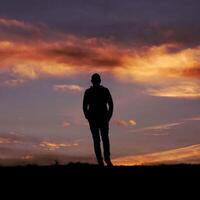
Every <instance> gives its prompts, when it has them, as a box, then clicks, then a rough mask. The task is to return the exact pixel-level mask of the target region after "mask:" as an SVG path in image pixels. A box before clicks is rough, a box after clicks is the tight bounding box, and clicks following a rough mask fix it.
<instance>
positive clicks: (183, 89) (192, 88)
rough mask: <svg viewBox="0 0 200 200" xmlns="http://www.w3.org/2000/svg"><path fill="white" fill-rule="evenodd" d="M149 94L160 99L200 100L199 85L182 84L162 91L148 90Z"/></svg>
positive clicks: (191, 83)
mask: <svg viewBox="0 0 200 200" xmlns="http://www.w3.org/2000/svg"><path fill="white" fill-rule="evenodd" d="M147 93H148V94H149V95H151V96H159V97H173V98H185V99H199V98H200V86H199V84H197V83H193V82H189V83H181V84H180V85H177V86H175V85H174V86H170V87H166V88H160V89H148V90H147Z"/></svg>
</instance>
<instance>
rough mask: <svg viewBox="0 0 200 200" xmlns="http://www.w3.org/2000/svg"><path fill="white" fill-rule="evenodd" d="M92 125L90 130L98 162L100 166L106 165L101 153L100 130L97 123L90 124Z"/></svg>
mask: <svg viewBox="0 0 200 200" xmlns="http://www.w3.org/2000/svg"><path fill="white" fill-rule="evenodd" d="M89 124H90V130H91V133H92V137H93V143H94V151H95V154H96V158H97V162H98V164H99V165H101V166H102V165H104V163H103V158H102V153H101V143H100V142H101V141H100V135H99V128H98V126H97V124H96V123H94V122H89Z"/></svg>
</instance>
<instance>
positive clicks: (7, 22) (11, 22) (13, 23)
mask: <svg viewBox="0 0 200 200" xmlns="http://www.w3.org/2000/svg"><path fill="white" fill-rule="evenodd" d="M2 26H4V27H11V28H18V29H24V30H28V31H36V32H38V31H40V27H39V26H36V25H33V24H31V23H28V22H24V21H19V20H16V19H8V18H2V17H0V27H2ZM43 28H44V27H43Z"/></svg>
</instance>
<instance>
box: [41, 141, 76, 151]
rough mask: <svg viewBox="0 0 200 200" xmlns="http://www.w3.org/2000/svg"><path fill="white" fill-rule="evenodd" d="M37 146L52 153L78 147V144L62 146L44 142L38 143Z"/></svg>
mask: <svg viewBox="0 0 200 200" xmlns="http://www.w3.org/2000/svg"><path fill="white" fill-rule="evenodd" d="M39 146H40V147H42V148H44V149H46V150H49V151H54V150H57V149H61V148H68V147H74V146H78V143H73V144H62V143H52V142H47V141H44V142H42V143H40V145H39Z"/></svg>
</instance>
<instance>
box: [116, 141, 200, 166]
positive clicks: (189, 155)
mask: <svg viewBox="0 0 200 200" xmlns="http://www.w3.org/2000/svg"><path fill="white" fill-rule="evenodd" d="M199 155H200V144H196V145H191V146H186V147H182V148H177V149H172V150H167V151H161V152H156V153H149V154H144V155H135V156H125V157H120V158H116V159H114V160H113V163H114V164H115V165H154V164H169V163H170V164H172V163H195V160H196V162H199Z"/></svg>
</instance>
